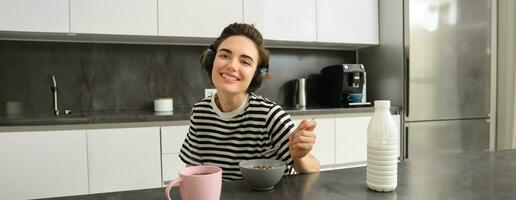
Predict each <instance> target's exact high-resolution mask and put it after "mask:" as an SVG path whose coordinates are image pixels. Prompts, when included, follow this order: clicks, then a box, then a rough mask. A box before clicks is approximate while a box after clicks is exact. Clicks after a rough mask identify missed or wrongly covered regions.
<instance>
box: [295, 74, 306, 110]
mask: <svg viewBox="0 0 516 200" xmlns="http://www.w3.org/2000/svg"><path fill="white" fill-rule="evenodd" d="M294 106H295V107H296V108H297V109H304V108H306V79H305V78H299V79H296V80H294Z"/></svg>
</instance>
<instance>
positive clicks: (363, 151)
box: [335, 116, 371, 165]
mask: <svg viewBox="0 0 516 200" xmlns="http://www.w3.org/2000/svg"><path fill="white" fill-rule="evenodd" d="M369 121H371V117H370V116H359V117H355V116H353V117H342V118H337V119H335V149H336V156H335V157H336V160H335V162H336V163H337V164H350V165H354V164H365V161H366V160H367V127H368V126H369Z"/></svg>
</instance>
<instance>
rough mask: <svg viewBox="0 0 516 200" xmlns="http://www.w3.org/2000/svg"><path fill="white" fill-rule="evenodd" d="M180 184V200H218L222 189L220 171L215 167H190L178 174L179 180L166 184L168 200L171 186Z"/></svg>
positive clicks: (169, 199)
mask: <svg viewBox="0 0 516 200" xmlns="http://www.w3.org/2000/svg"><path fill="white" fill-rule="evenodd" d="M177 183H179V184H180V186H179V187H180V189H179V190H180V191H181V199H184V200H218V199H220V190H221V189H222V169H221V168H219V167H216V166H191V167H187V168H184V169H182V170H181V171H180V172H179V178H177V179H174V180H172V181H170V183H168V185H167V188H166V189H165V194H166V196H167V199H168V200H172V199H171V198H170V190H171V189H172V186H174V185H176V184H177Z"/></svg>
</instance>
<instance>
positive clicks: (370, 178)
mask: <svg viewBox="0 0 516 200" xmlns="http://www.w3.org/2000/svg"><path fill="white" fill-rule="evenodd" d="M390 106H391V103H390V101H375V102H374V107H375V111H374V114H373V117H372V118H371V121H370V122H369V126H368V128H367V175H366V180H367V181H366V182H367V187H368V188H369V189H371V190H374V191H379V192H390V191H394V189H396V187H397V185H398V156H397V153H398V146H399V144H398V136H397V133H398V132H397V130H396V124H395V122H394V119H393V118H392V115H391V112H390Z"/></svg>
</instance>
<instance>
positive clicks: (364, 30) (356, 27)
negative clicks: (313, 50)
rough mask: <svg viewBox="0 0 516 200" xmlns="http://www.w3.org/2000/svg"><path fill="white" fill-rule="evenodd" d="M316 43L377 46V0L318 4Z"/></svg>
mask: <svg viewBox="0 0 516 200" xmlns="http://www.w3.org/2000/svg"><path fill="white" fill-rule="evenodd" d="M316 13H317V42H326V43H345V44H378V43H379V40H378V0H359V1H357V0H317V12H316Z"/></svg>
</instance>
